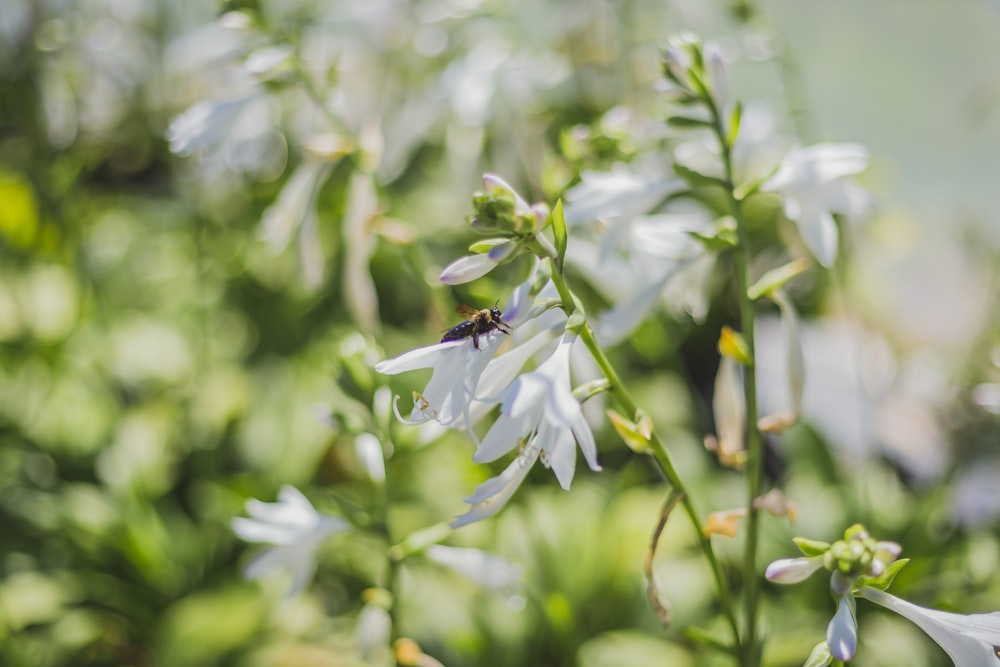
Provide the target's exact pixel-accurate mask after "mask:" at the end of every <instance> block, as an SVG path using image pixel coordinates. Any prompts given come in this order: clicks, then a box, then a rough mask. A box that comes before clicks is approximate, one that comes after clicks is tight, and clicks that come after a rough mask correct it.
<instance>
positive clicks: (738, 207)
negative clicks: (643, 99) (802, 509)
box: [705, 95, 764, 667]
mask: <svg viewBox="0 0 1000 667" xmlns="http://www.w3.org/2000/svg"><path fill="white" fill-rule="evenodd" d="M705 103H706V105H707V106H708V109H709V112H710V114H711V116H712V130H713V132H714V133H715V135H716V137H717V138H718V141H719V148H720V151H721V154H722V162H723V170H724V175H723V183H724V185H723V189H724V190H725V194H726V199H727V202H728V204H729V212H730V215H731V216H732V217H733V220H735V221H736V233H737V240H738V244H737V247H736V248H735V249H734V252H733V261H734V263H735V265H736V267H735V268H736V288H737V291H738V298H739V304H740V306H739V307H740V328H741V329H742V333H743V340H744V342H745V343H746V346H745V353H746V356H747V359H748V361H747V363H746V364H744V367H743V370H744V378H743V392H744V398H745V400H746V468H745V470H746V480H747V523H746V526H747V536H746V542H745V546H744V551H743V574H744V577H745V580H744V592H743V637H742V643H741V645H742V649H743V658H742V664H743V665H744V666H745V667H756V666H757V665H758V664H759V658H760V652H759V650H758V647H757V644H758V640H757V608H758V605H759V591H760V585H759V581H758V578H757V543H758V538H759V535H760V510H759V509H758V508H757V507H755V505H754V499H755V498H757V497H759V496H760V495H761V494H762V492H763V484H764V479H763V473H764V466H763V442H762V440H761V436H760V430H759V429H758V427H757V421H758V418H759V414H758V409H757V371H756V368H755V365H756V356H755V352H754V303H753V300H752V299H751V298H750V291H749V288H750V248H749V244H748V234H747V223H746V217H745V216H744V214H743V204H742V200H741V199H740V198H739V197H738V196H737V194H736V185H735V179H734V177H733V157H732V142H733V140H734V139H735V137H733V136H730V133H729V131H728V130H727V129H726V124H725V121H724V120H723V117H722V113H721V112H720V109H719V107H718V105H717V104H716V103H715V100H714V99H713V98H712V97H711V96H710V95H709V96H706V97H705Z"/></svg>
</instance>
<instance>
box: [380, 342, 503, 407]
mask: <svg viewBox="0 0 1000 667" xmlns="http://www.w3.org/2000/svg"><path fill="white" fill-rule="evenodd" d="M503 338H506V336H504V335H503V334H502V333H500V332H499V331H491V332H489V333H487V334H485V335H481V336H480V337H479V348H480V349H478V350H477V349H476V348H475V347H474V346H473V342H472V340H471V339H468V338H466V339H462V340H450V341H446V342H444V343H436V344H434V345H427V346H424V347H418V348H417V349H415V350H410V351H409V352H405V353H403V354H401V355H399V356H398V357H396V358H394V359H386V360H385V361H380V362H379V363H377V364H375V371H376V372H378V373H383V374H385V375H397V374H399V373H405V372H407V371H413V370H418V369H421V368H431V369H433V371H434V372H433V374H432V375H431V379H430V382H428V383H427V386H426V387H425V388H424V391H423V392H421V393H419V394H416V395H415V396H414V403H413V410H412V411H411V413H410V418H409V419H404V418H403V417H402V416H401V415H400V414H399V412H398V410H397V412H396V416H397V417H399V419H400V421H402V422H405V423H408V424H411V425H416V424H422V423H424V422H427V421H430V420H432V419H433V420H435V421H437V422H439V423H440V424H441V425H443V426H451V425H453V424H455V423H456V422H457V421H458V420H459V419H462V420H463V423H464V424H470V423H471V419H470V416H469V404H470V403H471V401H472V399H473V397H474V396H475V392H476V385H477V384H478V383H479V377H480V376H481V375H482V374H483V371H484V370H486V365H487V364H488V363H489V362H490V360H491V359H492V358H493V355H494V354H495V353H496V351H497V349H498V348H499V347H500V344H501V343H502V342H503V341H502V339H503ZM505 356H506V355H505ZM397 399H398V397H397ZM393 409H396V403H395V402H394V403H393Z"/></svg>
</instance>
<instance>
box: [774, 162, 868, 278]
mask: <svg viewBox="0 0 1000 667" xmlns="http://www.w3.org/2000/svg"><path fill="white" fill-rule="evenodd" d="M867 165H868V149H867V148H865V147H864V146H862V145H860V144H830V143H826V144H815V145H813V146H807V147H805V148H796V149H793V150H792V151H790V152H789V153H788V155H786V156H785V159H784V160H783V161H782V162H781V166H780V167H778V171H777V172H775V174H774V175H773V176H771V177H770V178H769V179H767V180H766V181H765V182H764V183H763V184H762V185H761V190H765V191H769V192H776V193H778V194H780V195H781V196H782V198H783V200H784V202H783V205H784V210H785V215H787V216H788V218H789V219H790V220H793V221H794V222H795V224H796V225H798V228H799V234H801V236H802V240H803V241H804V242H805V244H806V246H808V247H809V250H810V251H811V252H812V253H813V255H814V256H815V257H816V259H817V260H819V262H820V263H821V264H823V265H824V266H831V265H832V264H833V261H834V259H835V258H836V256H837V223H836V221H834V219H833V215H832V214H833V213H834V212H837V213H846V214H849V215H856V214H859V213H861V212H862V211H863V210H864V208H865V207H866V206H867V199H868V197H867V195H866V194H865V193H864V191H863V190H861V189H860V188H858V187H856V186H854V185H851V184H850V183H846V182H844V181H843V180H842V179H843V178H844V177H845V176H849V175H851V174H856V173H858V172H860V171H863V170H864V168H865V167H866V166H867Z"/></svg>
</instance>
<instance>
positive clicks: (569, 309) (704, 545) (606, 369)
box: [552, 262, 740, 653]
mask: <svg viewBox="0 0 1000 667" xmlns="http://www.w3.org/2000/svg"><path fill="white" fill-rule="evenodd" d="M552 282H553V284H554V285H555V287H556V291H558V292H559V296H560V298H561V299H562V302H563V310H565V311H566V315H572V314H573V312H574V310H575V308H576V306H575V304H576V303H577V301H576V299H575V297H574V295H573V293H572V291H571V290H570V289H569V286H568V285H567V284H566V279H565V278H564V277H563V275H562V274H561V273H560V272H559V270H558V269H557V268H555V262H553V271H552ZM579 335H580V338H581V340H583V344H584V345H586V346H587V349H588V350H590V354H591V355H592V356H593V357H594V361H596V362H597V365H598V366H599V367H600V369H601V372H602V373H603V374H604V377H605V378H607V380H608V382H609V383H610V384H611V388H610V390H611V394H612V395H613V396H614V397H615V400H616V401H617V402H618V407H619V408H620V409H621V410H622V411H623V412H624V413H625V414H626V415H627V416H629V417H630V418H631V417H632V416H634V415H635V414H636V412H638V406H637V405H636V402H635V400H634V399H633V398H632V395H631V394H630V393H629V391H628V389H627V388H626V386H625V383H623V382H622V380H621V378H620V377H619V376H618V372H617V371H616V370H615V367H614V366H613V365H612V364H611V360H610V359H608V357H607V355H606V354H604V350H603V349H601V346H600V344H598V342H597V338H596V337H595V336H594V332H593V331H592V330H591V328H590V324H589V323H584V325H583V326H582V327H581V328H580V334H579ZM649 446H650V450H651V451H652V453H653V458H654V459H655V460H656V462H657V464H658V465H659V467H660V469H661V470H662V471H663V474H664V475H665V476H666V478H667V481H668V482H670V485H671V486H672V487H673V488H674V489H675V490H676V491H677V492H678V493H680V494H681V506H682V507H683V508H684V513H685V514H687V516H688V519H689V520H690V522H691V526H692V528H694V532H695V535H697V536H698V545H699V546H700V547H701V550H702V552H703V553H704V555H705V560H706V561H707V562H708V566H709V569H710V570H711V571H712V577H713V579H715V585H716V588H718V591H719V602H720V606H721V607H722V611H723V613H724V614H725V616H726V619H727V620H728V621H729V626H730V628H731V630H732V633H733V643H734V645H735V646H736V652H737V653H739V652H740V635H739V627H738V625H737V623H736V616H735V614H734V612H733V603H732V599H731V598H730V595H729V588H728V587H727V585H726V581H725V578H724V577H723V575H722V566H721V565H720V563H719V559H718V558H716V556H715V550H714V549H713V548H712V541H711V539H710V538H709V537H708V536H707V535H705V533H704V532H703V531H702V521H701V519H700V518H699V515H698V511H697V509H696V508H695V506H694V502H693V501H692V500H691V495H690V494H689V493H688V492H687V490H686V489H685V487H684V481H683V480H682V479H681V477H680V475H679V474H678V473H677V469H676V468H675V467H674V464H673V461H672V460H671V458H670V452H669V451H667V448H666V445H664V444H663V441H662V440H660V438H659V436H658V435H657V434H656V433H655V432H653V433H652V435H651V436H650V439H649Z"/></svg>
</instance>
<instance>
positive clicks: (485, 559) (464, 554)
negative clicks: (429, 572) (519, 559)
mask: <svg viewBox="0 0 1000 667" xmlns="http://www.w3.org/2000/svg"><path fill="white" fill-rule="evenodd" d="M424 553H425V554H426V556H427V557H428V558H429V559H431V560H432V561H434V562H435V563H438V564H440V565H444V566H445V567H447V568H450V569H451V570H454V571H455V572H457V573H458V574H460V575H462V576H463V577H465V578H466V579H469V580H470V581H473V582H475V583H476V584H479V585H480V586H482V587H483V588H485V589H487V590H492V591H498V592H506V591H511V590H512V589H513V588H515V587H516V586H518V584H520V583H521V580H522V578H523V576H524V572H523V570H522V569H521V567H519V566H517V565H514V564H512V563H510V562H509V561H507V559H505V558H503V557H502V556H498V555H496V554H492V553H489V552H488V551H483V550H482V549H467V548H461V547H448V546H444V545H441V544H432V545H431V546H429V547H427V550H426V551H425V552H424Z"/></svg>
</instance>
